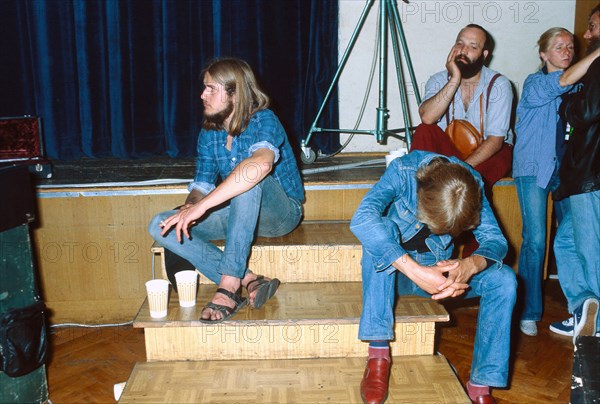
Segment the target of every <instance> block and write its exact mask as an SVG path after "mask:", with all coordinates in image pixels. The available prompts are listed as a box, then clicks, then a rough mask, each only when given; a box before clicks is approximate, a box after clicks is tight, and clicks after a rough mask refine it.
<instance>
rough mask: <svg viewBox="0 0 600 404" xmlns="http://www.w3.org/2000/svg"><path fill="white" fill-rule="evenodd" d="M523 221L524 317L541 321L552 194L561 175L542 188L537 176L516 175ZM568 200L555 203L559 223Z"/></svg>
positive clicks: (521, 273) (520, 255)
mask: <svg viewBox="0 0 600 404" xmlns="http://www.w3.org/2000/svg"><path fill="white" fill-rule="evenodd" d="M514 181H515V185H516V188H517V195H518V197H519V206H520V208H521V220H522V223H523V231H522V233H521V235H522V238H523V242H522V244H521V252H520V254H519V277H520V278H521V279H522V281H523V282H522V285H520V286H521V287H523V288H524V293H523V296H524V301H523V312H522V313H521V320H532V321H540V320H541V319H542V310H543V303H542V271H543V267H544V257H545V253H546V226H547V223H548V222H547V220H548V218H547V214H546V213H547V206H546V204H547V201H548V195H549V194H550V192H551V191H553V190H555V189H556V187H557V186H558V181H559V179H558V175H557V174H556V172H555V174H554V175H553V176H552V178H551V179H550V183H549V184H548V186H547V187H546V188H545V189H544V188H540V187H539V186H538V185H537V184H536V181H537V177H535V176H522V177H515V179H514ZM564 205H565V201H557V202H554V211H555V213H556V218H557V220H558V223H560V222H561V221H562V217H563V211H564V209H565V207H564Z"/></svg>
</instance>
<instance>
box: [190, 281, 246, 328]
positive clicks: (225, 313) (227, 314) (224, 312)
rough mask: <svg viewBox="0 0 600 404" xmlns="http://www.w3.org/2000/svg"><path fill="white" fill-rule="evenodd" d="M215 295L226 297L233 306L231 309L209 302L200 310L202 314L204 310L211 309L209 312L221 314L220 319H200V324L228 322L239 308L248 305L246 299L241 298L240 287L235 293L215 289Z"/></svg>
mask: <svg viewBox="0 0 600 404" xmlns="http://www.w3.org/2000/svg"><path fill="white" fill-rule="evenodd" d="M217 293H220V294H222V295H225V296H227V297H228V298H230V299H231V300H232V301H233V302H234V303H235V305H234V306H233V307H229V306H225V305H222V304H217V303H213V302H209V303H208V304H207V305H206V306H204V308H203V309H202V312H204V309H211V310H214V311H217V312H219V313H221V316H222V317H221V318H220V319H218V320H211V319H210V318H202V317H200V322H201V323H210V324H216V323H221V322H223V321H225V320H229V319H230V318H231V317H233V315H234V314H235V313H237V312H238V311H239V310H240V309H241V308H243V307H244V306H246V304H248V299H245V298H243V297H242V287H241V286H240V287H239V289H238V290H237V291H236V292H235V293H231V292H230V291H228V290H227V289H223V288H219V289H217Z"/></svg>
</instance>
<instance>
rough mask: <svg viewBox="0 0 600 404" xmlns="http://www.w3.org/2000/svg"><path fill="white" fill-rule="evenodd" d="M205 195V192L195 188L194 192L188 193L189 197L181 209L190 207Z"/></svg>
mask: <svg viewBox="0 0 600 404" xmlns="http://www.w3.org/2000/svg"><path fill="white" fill-rule="evenodd" d="M205 196H206V195H205V194H203V193H202V192H200V191H198V190H197V189H193V190H192V192H190V193H189V194H188V196H187V198H185V203H184V205H183V206H182V207H181V209H183V208H188V207H190V206H192V205H193V204H195V203H198V202H200V201H201V200H202V199H203V198H204V197H205Z"/></svg>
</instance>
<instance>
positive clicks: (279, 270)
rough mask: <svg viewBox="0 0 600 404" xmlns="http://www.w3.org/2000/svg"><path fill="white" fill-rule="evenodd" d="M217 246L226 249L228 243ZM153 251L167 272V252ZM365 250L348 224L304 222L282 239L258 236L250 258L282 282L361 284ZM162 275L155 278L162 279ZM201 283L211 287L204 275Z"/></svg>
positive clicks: (261, 270)
mask: <svg viewBox="0 0 600 404" xmlns="http://www.w3.org/2000/svg"><path fill="white" fill-rule="evenodd" d="M215 244H216V245H217V246H219V247H221V248H222V247H223V245H224V241H222V240H219V241H216V242H215ZM152 252H153V253H154V254H155V258H156V260H157V261H158V262H159V265H158V267H159V268H161V272H160V273H162V277H164V278H166V275H165V272H164V255H163V252H164V249H163V248H162V247H160V246H158V245H157V244H156V243H155V244H154V245H153V246H152ZM361 257H362V249H361V245H360V243H359V241H358V240H357V238H356V237H355V236H354V234H352V232H351V231H350V223H349V222H348V221H334V222H320V221H314V222H303V223H302V224H300V226H298V228H296V229H295V230H294V231H293V232H291V233H290V234H287V235H285V236H282V237H273V238H265V237H258V238H257V240H256V243H255V244H254V246H253V247H252V253H251V255H250V259H249V267H250V269H251V270H252V271H253V272H255V273H258V274H262V275H265V276H267V277H270V278H278V279H280V280H281V281H282V282H336V281H345V282H359V281H360V280H361V267H360V260H361ZM160 273H158V272H157V273H156V275H155V276H157V277H160V276H161V275H160ZM199 282H200V283H206V284H211V283H212V282H211V281H209V280H208V279H207V278H206V277H204V276H200V280H199Z"/></svg>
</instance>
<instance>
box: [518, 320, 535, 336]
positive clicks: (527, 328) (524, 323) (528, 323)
mask: <svg viewBox="0 0 600 404" xmlns="http://www.w3.org/2000/svg"><path fill="white" fill-rule="evenodd" d="M519 328H520V329H521V332H522V333H523V334H525V335H529V336H530V337H535V336H536V335H537V322H536V321H533V320H521V322H520V323H519Z"/></svg>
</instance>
